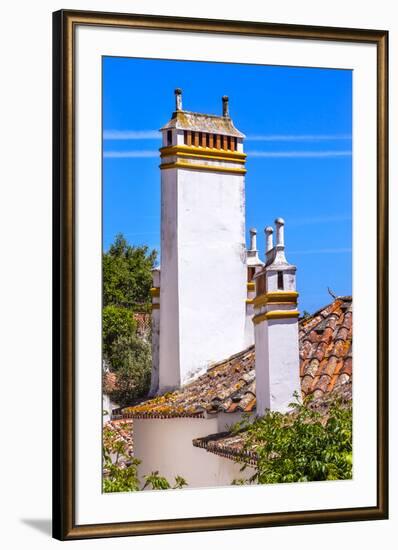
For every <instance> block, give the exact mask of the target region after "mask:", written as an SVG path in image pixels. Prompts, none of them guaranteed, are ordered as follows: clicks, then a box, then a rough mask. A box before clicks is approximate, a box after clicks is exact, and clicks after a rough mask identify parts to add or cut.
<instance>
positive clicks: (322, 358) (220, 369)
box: [122, 296, 352, 418]
mask: <svg viewBox="0 0 398 550" xmlns="http://www.w3.org/2000/svg"><path fill="white" fill-rule="evenodd" d="M299 346H300V378H301V390H302V395H303V397H305V396H307V395H313V397H314V399H320V398H322V397H323V396H325V395H327V394H329V393H330V392H331V391H333V390H336V391H340V388H342V387H343V386H345V385H346V384H349V386H347V388H348V387H350V386H351V384H350V383H351V379H352V298H351V296H343V297H338V298H336V299H335V300H334V301H333V302H332V303H331V304H329V305H328V306H326V307H324V308H322V309H321V310H319V311H317V312H316V313H314V314H313V315H311V316H309V317H307V318H304V319H301V320H300V322H299ZM255 407H256V381H255V350H254V346H251V347H249V348H248V349H246V350H243V351H242V352H240V353H238V354H236V355H233V356H232V357H229V358H228V359H226V360H224V361H221V362H219V363H216V364H214V365H212V366H211V367H210V368H209V369H208V371H207V372H206V373H205V374H203V375H202V376H200V377H199V378H197V379H196V380H194V381H193V382H191V383H190V384H187V385H186V386H184V387H182V388H181V389H179V390H176V391H174V392H170V393H167V394H165V395H162V396H159V397H155V398H153V399H149V400H145V401H142V402H140V403H138V404H136V405H134V406H132V407H127V408H124V409H123V410H122V414H123V417H124V418H173V417H202V418H203V417H204V416H205V415H206V414H216V413H218V412H226V413H233V412H252V411H254V410H255Z"/></svg>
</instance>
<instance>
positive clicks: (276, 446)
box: [234, 399, 352, 484]
mask: <svg viewBox="0 0 398 550" xmlns="http://www.w3.org/2000/svg"><path fill="white" fill-rule="evenodd" d="M292 407H293V409H294V410H293V412H292V413H290V414H281V413H279V412H268V413H267V414H266V415H265V416H264V417H262V418H257V419H256V420H254V422H250V420H249V419H244V420H243V421H242V422H241V423H239V424H237V425H235V428H234V431H235V432H236V431H239V430H242V429H243V430H245V432H246V439H245V448H246V449H251V450H254V451H255V452H256V454H257V457H258V460H257V466H256V474H255V476H253V478H251V480H250V481H251V482H253V481H256V482H257V483H291V482H299V481H323V480H336V479H351V478H352V409H351V406H348V405H345V406H343V405H342V403H341V401H339V400H337V399H334V400H332V402H331V403H330V406H329V410H328V412H327V414H323V415H322V414H321V413H320V412H318V411H316V410H313V409H311V407H310V402H309V401H307V402H304V403H303V404H300V403H298V402H297V403H293V404H292ZM244 467H245V466H244ZM244 467H243V468H244ZM235 482H236V484H240V483H241V482H242V480H235Z"/></svg>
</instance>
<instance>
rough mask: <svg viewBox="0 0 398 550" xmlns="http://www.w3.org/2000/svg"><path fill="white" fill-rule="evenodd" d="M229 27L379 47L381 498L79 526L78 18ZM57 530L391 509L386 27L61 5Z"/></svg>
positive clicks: (86, 534)
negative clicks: (340, 505) (361, 503)
mask: <svg viewBox="0 0 398 550" xmlns="http://www.w3.org/2000/svg"><path fill="white" fill-rule="evenodd" d="M85 25H89V26H99V27H102V26H107V27H117V28H121V27H123V28H126V29H129V28H133V29H146V30H157V31H161V30H165V31H176V32H195V33H198V32H200V33H223V34H229V35H246V36H258V37H276V38H291V39H301V40H303V39H305V40H318V41H340V42H352V43H359V44H360V43H368V44H373V45H376V47H377V196H378V204H377V226H378V235H377V259H378V265H377V306H378V307H377V354H378V358H377V403H378V417H377V493H378V498H377V506H375V507H363V508H347V509H336V510H330V509H324V510H307V511H303V512H301V511H300V512H283V513H271V514H268V513H267V514H261V513H259V514H249V515H237V516H222V515H221V516H219V517H195V518H188V519H183V518H181V519H170V520H154V521H152V520H151V521H137V522H135V521H132V522H123V523H101V524H92V525H77V524H76V522H75V483H76V481H75V459H74V451H75V436H74V433H75V415H76V411H75V408H74V394H75V387H74V383H75V374H74V372H75V364H74V354H75V337H74V331H75V316H76V313H75V300H76V296H75V281H74V266H75V225H74V224H75V221H74V220H75V177H74V173H75V141H74V140H75V133H74V130H75V116H76V115H75V98H74V79H75V63H76V58H75V37H76V29H77V28H78V27H79V26H85ZM53 93H54V104H53V121H54V122H53V136H54V145H53V147H54V149H53V212H54V215H53V220H54V226H53V230H54V240H53V243H54V245H53V253H54V262H53V276H54V286H53V298H54V310H53V314H54V317H53V319H54V320H53V350H54V351H53V396H54V397H53V404H54V408H53V437H54V444H53V464H54V467H53V472H54V473H53V536H54V537H55V538H57V539H60V540H73V539H81V538H97V537H115V536H129V535H146V534H160V533H177V532H181V533H182V532H191V531H210V530H221V529H241V528H252V527H267V526H282V525H299V524H309V523H330V522H341V521H358V520H372V519H385V518H387V517H388V433H387V432H388V429H387V428H388V420H387V410H388V403H387V397H388V392H387V387H388V386H387V383H388V373H387V361H388V359H387V346H388V341H387V340H388V296H387V292H388V271H387V270H388V210H387V209H388V204H387V202H388V32H387V31H382V30H362V29H349V28H333V27H312V26H304V25H289V24H271V23H259V22H247V21H222V20H212V19H191V18H181V17H164V16H150V15H134V14H114V13H97V12H82V11H68V10H66V11H65V10H61V11H58V12H56V13H54V14H53Z"/></svg>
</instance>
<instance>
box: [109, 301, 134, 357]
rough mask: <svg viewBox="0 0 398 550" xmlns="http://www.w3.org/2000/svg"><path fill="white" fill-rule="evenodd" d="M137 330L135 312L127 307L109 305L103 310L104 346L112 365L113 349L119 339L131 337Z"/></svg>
mask: <svg viewBox="0 0 398 550" xmlns="http://www.w3.org/2000/svg"><path fill="white" fill-rule="evenodd" d="M136 328H137V324H136V322H135V320H134V315H133V312H132V311H131V310H130V309H127V308H125V307H120V306H115V305H108V306H105V307H104V308H103V310H102V346H103V351H104V354H105V355H106V357H107V358H108V359H109V362H110V363H111V364H112V363H113V361H112V353H111V349H112V346H113V344H114V343H115V341H116V340H117V339H118V338H129V337H131V336H132V335H133V334H134V333H135V331H136Z"/></svg>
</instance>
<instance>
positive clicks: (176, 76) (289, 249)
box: [103, 57, 352, 312]
mask: <svg viewBox="0 0 398 550" xmlns="http://www.w3.org/2000/svg"><path fill="white" fill-rule="evenodd" d="M176 87H179V88H182V89H183V108H184V109H186V110H191V111H196V112H204V113H214V114H221V110H222V107H221V97H222V96H223V95H228V96H229V98H230V114H231V117H232V119H233V121H234V124H235V126H236V127H237V128H238V129H239V130H240V131H242V132H243V133H244V134H245V135H246V136H247V137H246V140H245V143H244V148H245V152H246V153H247V155H248V157H247V165H246V167H247V174H246V228H247V233H248V231H249V228H250V227H256V228H257V230H258V248H259V250H260V255H263V250H264V233H263V229H264V227H265V226H266V225H271V224H273V220H274V219H275V218H276V217H279V216H280V217H283V218H284V219H285V222H286V228H285V242H286V255H287V258H288V260H289V261H290V262H291V263H294V264H295V265H297V268H298V271H297V287H298V291H299V293H300V304H299V305H300V310H301V311H303V310H304V309H305V310H307V311H309V312H313V311H315V310H316V309H318V308H320V307H322V306H323V305H325V304H327V303H328V302H329V301H330V300H331V298H330V296H329V294H328V292H327V287H330V288H331V289H332V290H333V291H334V292H335V293H336V294H339V295H344V294H351V291H352V290H351V284H352V282H351V281H352V266H351V256H352V253H351V252H352V227H351V226H352V142H351V133H352V74H351V71H346V70H334V69H312V68H293V67H273V66H265V65H241V64H226V63H208V62H189V61H168V60H145V59H130V58H111V57H104V59H103V129H104V136H103V137H104V139H103V150H104V159H103V199H104V200H103V245H104V249H107V248H108V247H109V245H110V244H111V242H112V241H113V239H114V237H115V235H116V234H117V233H118V232H122V233H124V235H125V236H126V238H127V239H128V240H129V242H130V243H131V244H136V245H139V244H146V245H148V246H149V247H150V248H156V249H158V250H159V242H160V171H159V151H158V149H159V147H160V133H159V132H158V131H157V130H158V129H159V128H160V127H161V126H163V125H164V124H165V123H166V122H167V121H168V120H169V119H170V118H171V114H172V112H173V110H174V89H175V88H176ZM247 239H248V235H247Z"/></svg>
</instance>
